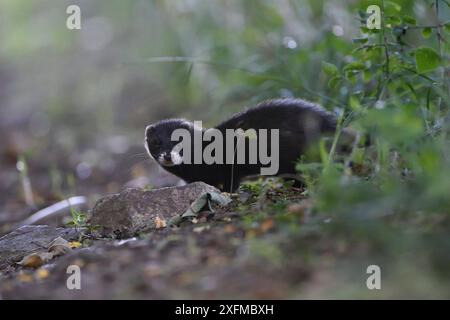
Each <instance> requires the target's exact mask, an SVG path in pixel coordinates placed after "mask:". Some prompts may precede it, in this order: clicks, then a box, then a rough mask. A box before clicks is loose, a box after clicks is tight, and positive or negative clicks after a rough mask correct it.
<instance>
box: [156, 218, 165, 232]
mask: <svg viewBox="0 0 450 320" xmlns="http://www.w3.org/2000/svg"><path fill="white" fill-rule="evenodd" d="M165 227H167V222H166V220H165V219H163V218H160V217H158V216H156V218H155V228H156V229H161V228H165Z"/></svg>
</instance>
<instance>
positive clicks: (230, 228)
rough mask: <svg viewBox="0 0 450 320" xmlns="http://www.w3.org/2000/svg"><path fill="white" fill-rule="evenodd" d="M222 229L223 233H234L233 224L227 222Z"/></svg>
mask: <svg viewBox="0 0 450 320" xmlns="http://www.w3.org/2000/svg"><path fill="white" fill-rule="evenodd" d="M223 231H224V232H225V233H234V232H236V227H235V226H234V225H233V224H231V223H230V224H227V225H226V226H225V227H224V228H223Z"/></svg>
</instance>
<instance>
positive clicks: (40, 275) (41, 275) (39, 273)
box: [36, 268, 50, 280]
mask: <svg viewBox="0 0 450 320" xmlns="http://www.w3.org/2000/svg"><path fill="white" fill-rule="evenodd" d="M49 275H50V272H49V271H48V270H47V269H44V268H40V269H38V270H36V278H37V279H39V280H41V279H45V278H47V277H48V276H49Z"/></svg>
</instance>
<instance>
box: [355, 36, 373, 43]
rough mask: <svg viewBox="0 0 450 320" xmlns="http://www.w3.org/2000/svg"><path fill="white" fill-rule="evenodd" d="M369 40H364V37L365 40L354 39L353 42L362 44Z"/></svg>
mask: <svg viewBox="0 0 450 320" xmlns="http://www.w3.org/2000/svg"><path fill="white" fill-rule="evenodd" d="M368 40H369V39H368V38H364V37H363V38H353V39H352V41H353V42H354V43H362V44H364V43H366V42H367V41H368Z"/></svg>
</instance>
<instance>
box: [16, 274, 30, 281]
mask: <svg viewBox="0 0 450 320" xmlns="http://www.w3.org/2000/svg"><path fill="white" fill-rule="evenodd" d="M17 279H19V281H20V282H32V281H33V276H32V275H31V274H28V273H21V274H19V275H18V276H17Z"/></svg>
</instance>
